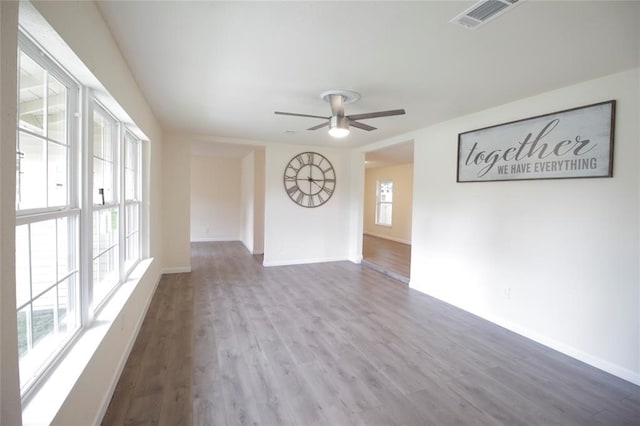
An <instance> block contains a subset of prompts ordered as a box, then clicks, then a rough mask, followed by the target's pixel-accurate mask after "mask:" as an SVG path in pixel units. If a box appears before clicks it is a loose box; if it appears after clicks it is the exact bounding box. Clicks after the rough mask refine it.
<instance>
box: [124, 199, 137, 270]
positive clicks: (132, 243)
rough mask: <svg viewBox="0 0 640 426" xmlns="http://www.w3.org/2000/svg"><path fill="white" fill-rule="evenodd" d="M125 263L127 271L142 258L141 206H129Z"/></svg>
mask: <svg viewBox="0 0 640 426" xmlns="http://www.w3.org/2000/svg"><path fill="white" fill-rule="evenodd" d="M125 219H126V220H125V224H126V230H125V235H126V245H125V261H126V262H127V265H125V266H126V267H127V269H128V268H129V267H130V266H131V264H133V263H135V261H137V260H138V259H139V258H140V232H139V231H140V204H138V203H133V204H127V208H126V218H125Z"/></svg>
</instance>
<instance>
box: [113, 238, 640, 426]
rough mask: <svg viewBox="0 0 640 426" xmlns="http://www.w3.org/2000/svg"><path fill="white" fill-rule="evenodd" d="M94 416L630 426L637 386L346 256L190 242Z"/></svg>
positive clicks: (639, 411) (125, 420) (130, 420)
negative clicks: (291, 257)
mask: <svg viewBox="0 0 640 426" xmlns="http://www.w3.org/2000/svg"><path fill="white" fill-rule="evenodd" d="M192 268H193V272H192V273H191V274H176V275H167V276H164V277H163V278H162V280H161V282H160V284H159V286H158V290H157V292H156V295H155V296H154V299H153V302H152V305H151V308H150V311H149V313H148V315H147V317H146V319H145V322H144V325H143V327H142V330H141V333H140V335H139V337H138V340H137V341H136V344H135V346H134V348H133V351H132V353H131V356H130V357H129V360H128V362H127V365H126V367H125V370H124V373H123V374H122V377H121V378H120V381H119V383H118V386H117V389H116V391H115V394H114V396H113V399H112V401H111V404H110V406H109V409H108V411H107V413H106V416H105V418H104V420H103V424H104V425H121V424H128V425H129V424H131V425H132V424H162V425H180V424H182V425H188V424H195V425H243V424H260V425H288V424H297V425H305V426H306V425H319V424H325V425H351V424H358V425H360V424H367V425H368V424H372V425H452V424H460V425H478V424H481V425H499V424H500V425H625V424H628V425H631V424H635V425H637V424H638V419H639V418H640V388H639V387H637V386H634V385H632V384H630V383H628V382H625V381H623V380H620V379H618V378H616V377H613V376H611V375H609V374H606V373H604V372H602V371H599V370H596V369H594V368H592V367H589V366H587V365H585V364H582V363H580V362H578V361H576V360H574V359H571V358H569V357H566V356H564V355H562V354H559V353H557V352H554V351H552V350H549V349H547V348H545V347H543V346H541V345H538V344H536V343H534V342H532V341H529V340H527V339H524V338H522V337H520V336H517V335H515V334H513V333H511V332H509V331H507V330H505V329H503V328H500V327H497V326H495V325H493V324H490V323H488V322H486V321H484V320H481V319H479V318H477V317H475V316H473V315H471V314H468V313H466V312H464V311H461V310H459V309H457V308H454V307H452V306H450V305H447V304H444V303H442V302H439V301H437V300H435V299H433V298H431V297H429V296H426V295H424V294H421V293H418V292H416V291H414V290H411V289H409V288H408V287H407V286H406V285H404V284H402V283H400V282H398V281H395V280H391V279H389V278H388V277H385V276H384V275H382V274H380V273H377V272H375V271H373V270H371V269H368V268H363V267H361V266H360V265H355V264H351V263H349V262H335V263H326V264H313V265H298V266H283V267H271V268H263V267H262V265H261V259H259V258H256V257H254V256H251V255H250V254H248V253H247V251H246V250H245V249H244V248H243V247H242V246H241V245H240V244H239V243H196V244H193V245H192Z"/></svg>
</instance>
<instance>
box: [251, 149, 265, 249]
mask: <svg viewBox="0 0 640 426" xmlns="http://www.w3.org/2000/svg"><path fill="white" fill-rule="evenodd" d="M253 156H254V160H253V162H254V173H253V177H254V184H253V190H254V194H253V254H262V253H264V173H265V172H264V149H262V148H260V149H256V150H255V151H254V153H253Z"/></svg>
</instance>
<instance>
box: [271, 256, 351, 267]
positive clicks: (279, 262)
mask: <svg viewBox="0 0 640 426" xmlns="http://www.w3.org/2000/svg"><path fill="white" fill-rule="evenodd" d="M345 260H346V261H348V260H349V259H348V258H346V257H322V258H315V259H290V260H276V261H271V260H270V261H267V260H265V261H263V262H262V266H287V265H306V264H308V263H325V262H341V261H345Z"/></svg>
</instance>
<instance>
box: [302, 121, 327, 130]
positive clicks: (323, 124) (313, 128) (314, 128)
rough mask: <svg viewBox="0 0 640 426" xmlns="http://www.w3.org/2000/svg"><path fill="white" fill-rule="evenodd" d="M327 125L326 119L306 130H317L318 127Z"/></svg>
mask: <svg viewBox="0 0 640 426" xmlns="http://www.w3.org/2000/svg"><path fill="white" fill-rule="evenodd" d="M328 125H329V122H328V121H325V122H324V123H322V124H318V125H317V126H313V127H309V128H308V129H307V130H318V129H322V128H323V127H327V126H328Z"/></svg>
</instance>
